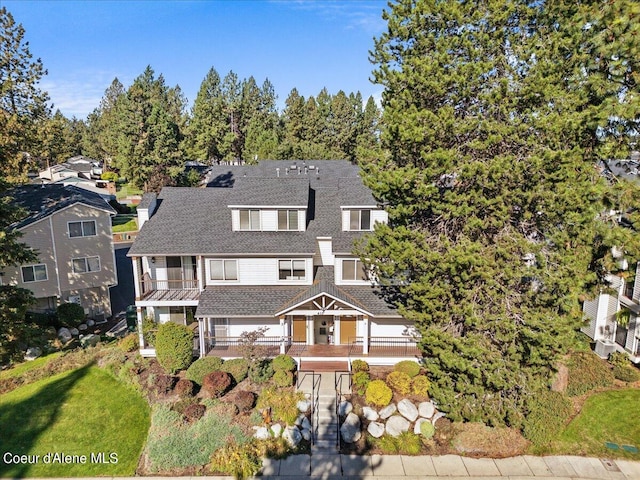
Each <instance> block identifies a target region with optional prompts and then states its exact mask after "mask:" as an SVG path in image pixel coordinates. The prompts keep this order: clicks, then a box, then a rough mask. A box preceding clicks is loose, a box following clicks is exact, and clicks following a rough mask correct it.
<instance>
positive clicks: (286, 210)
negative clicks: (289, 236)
mask: <svg viewBox="0 0 640 480" xmlns="http://www.w3.org/2000/svg"><path fill="white" fill-rule="evenodd" d="M277 212H278V213H277V215H278V218H277V222H278V231H279V232H296V231H298V230H300V211H299V210H296V209H294V208H289V209H284V208H283V209H279V210H278V211H277ZM280 212H284V213H285V216H286V220H287V226H286V227H285V228H280ZM290 212H296V220H297V223H296V225H295V228H291V223H290V221H289V214H290Z"/></svg>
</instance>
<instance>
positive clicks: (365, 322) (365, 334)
mask: <svg viewBox="0 0 640 480" xmlns="http://www.w3.org/2000/svg"><path fill="white" fill-rule="evenodd" d="M362 354H363V355H368V354H369V317H368V316H367V315H363V316H362Z"/></svg>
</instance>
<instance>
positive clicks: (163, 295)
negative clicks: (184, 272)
mask: <svg viewBox="0 0 640 480" xmlns="http://www.w3.org/2000/svg"><path fill="white" fill-rule="evenodd" d="M140 295H141V296H140V300H145V301H154V302H155V301H157V302H164V301H197V300H198V298H200V290H199V288H198V281H197V280H154V279H152V278H151V275H149V273H145V274H144V275H143V276H142V280H141V282H140Z"/></svg>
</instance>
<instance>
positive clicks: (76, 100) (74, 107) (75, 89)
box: [40, 70, 127, 119]
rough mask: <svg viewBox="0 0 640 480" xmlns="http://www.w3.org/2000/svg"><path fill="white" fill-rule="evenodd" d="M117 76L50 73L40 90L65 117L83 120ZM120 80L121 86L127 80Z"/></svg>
mask: <svg viewBox="0 0 640 480" xmlns="http://www.w3.org/2000/svg"><path fill="white" fill-rule="evenodd" d="M116 76H118V75H116V74H114V73H113V72H106V71H91V70H83V71H73V72H68V73H66V74H64V75H56V74H55V73H50V74H49V75H47V76H46V77H45V78H44V79H43V80H42V82H40V88H41V89H42V90H44V91H46V92H48V93H49V98H50V99H51V102H52V103H53V108H54V111H55V110H60V111H61V112H62V113H63V114H64V115H65V116H66V117H68V118H71V117H76V118H81V119H84V118H86V117H87V115H89V114H90V113H91V112H92V111H93V110H94V109H96V108H97V107H98V106H99V105H100V100H101V99H102V96H103V95H104V92H105V90H106V89H107V88H108V87H109V85H111V82H112V81H113V79H114V78H115V77H116ZM119 78H120V81H121V82H122V83H123V84H125V85H126V84H127V79H125V78H121V77H119Z"/></svg>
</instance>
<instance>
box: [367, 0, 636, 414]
mask: <svg viewBox="0 0 640 480" xmlns="http://www.w3.org/2000/svg"><path fill="white" fill-rule="evenodd" d="M631 5H632V2H625V1H622V2H612V3H608V4H606V5H604V4H600V3H592V2H554V3H553V5H549V6H548V5H547V4H546V3H545V2H537V3H530V2H523V1H512V0H502V1H499V2H491V3H490V4H489V3H487V2H445V1H435V2H434V1H422V0H399V1H398V2H396V3H393V4H392V5H391V6H390V10H389V11H387V12H385V14H384V18H385V19H386V20H387V22H388V30H387V32H386V33H384V34H383V35H382V36H381V37H380V38H378V39H377V40H376V43H375V49H374V51H373V52H372V54H371V56H372V61H373V62H374V63H375V64H376V69H375V70H374V72H373V75H374V79H375V81H376V83H379V84H382V85H383V86H384V87H385V91H384V94H383V107H384V113H383V131H382V140H383V142H384V146H385V147H386V148H387V149H388V151H389V155H388V156H384V157H381V158H380V159H378V160H375V161H371V162H370V163H365V164H364V168H365V170H366V172H367V182H368V184H369V185H370V186H371V188H372V189H373V190H374V192H375V194H376V196H377V197H378V198H379V199H380V201H381V202H383V203H385V204H386V205H387V209H388V212H389V219H390V221H389V224H388V225H378V226H377V228H376V232H375V234H374V235H373V236H372V237H371V238H370V239H369V240H368V242H367V243H366V244H363V245H362V246H361V253H362V256H363V258H367V259H373V260H372V261H371V263H372V264H373V267H374V269H375V270H376V272H377V274H378V276H379V279H380V282H381V284H382V291H383V293H384V294H385V295H386V298H387V299H389V300H390V301H392V302H394V303H396V304H397V305H398V307H399V311H400V313H401V314H402V315H404V316H405V317H406V318H407V319H409V320H413V321H415V324H416V326H417V328H418V330H419V332H420V333H421V337H422V338H421V342H420V345H421V348H422V350H423V352H424V355H425V359H426V361H427V366H428V370H429V375H430V377H431V379H432V389H431V392H432V394H433V397H434V398H435V400H436V401H437V402H438V403H439V405H440V406H441V408H443V409H445V410H446V411H448V413H449V416H450V417H451V418H453V419H466V420H472V421H485V422H488V423H493V424H505V423H506V424H510V425H514V426H518V425H519V424H520V421H521V418H522V415H523V414H524V413H526V400H527V398H528V397H529V396H531V395H533V394H535V392H536V391H537V390H539V389H541V388H545V386H546V385H547V382H548V380H549V375H550V374H551V373H552V371H553V368H554V365H555V362H556V360H557V358H558V356H559V355H561V354H563V353H565V352H567V350H568V349H569V348H570V346H571V342H572V339H573V336H574V333H575V331H576V328H577V326H578V325H579V322H580V320H581V308H580V302H579V298H580V295H581V294H582V293H584V292H585V291H586V290H588V289H589V287H590V286H592V285H595V284H596V283H597V281H598V280H599V279H601V278H602V277H603V273H604V266H605V265H607V264H609V265H610V264H611V262H608V263H607V258H606V257H607V255H606V252H608V251H609V247H611V243H610V241H612V240H613V239H614V238H615V239H616V240H620V239H621V238H625V239H626V242H627V243H625V245H624V247H625V249H626V250H627V252H628V255H629V259H630V261H633V260H635V259H636V258H637V253H638V251H637V245H636V244H637V242H635V244H634V242H633V240H631V239H630V238H629V236H628V235H626V234H625V233H622V232H621V230H620V229H619V228H617V227H616V225H612V224H609V225H606V224H605V222H602V221H598V220H596V219H600V218H602V212H604V211H606V210H607V208H606V207H607V202H608V201H609V200H608V199H609V198H611V195H612V193H611V189H610V188H609V186H608V185H607V184H606V182H605V181H604V180H603V178H602V177H601V176H600V175H599V172H598V171H597V169H596V168H595V167H596V163H597V161H598V160H600V159H602V158H607V157H606V156H603V155H606V154H604V153H603V152H604V151H606V148H605V147H606V145H608V144H610V143H611V142H609V141H608V140H607V137H614V138H615V139H616V142H615V144H616V146H617V147H620V146H621V145H624V144H625V142H628V141H629V134H630V132H631V129H630V128H629V126H630V125H631V124H632V123H633V121H634V120H635V119H638V118H640V117H639V115H638V113H639V112H638V101H639V99H640V97H638V95H637V94H636V95H631V94H630V93H631V92H632V91H635V92H637V83H634V82H636V79H637V78H638V77H637V74H638V72H637V60H636V58H637V52H638V42H639V41H640V38H639V37H638V35H634V34H633V31H634V27H630V26H629V25H631V24H632V22H630V23H629V24H625V25H624V26H621V25H619V24H618V23H617V22H615V21H614V22H613V24H611V23H609V22H611V21H613V20H614V18H623V19H624V18H628V19H629V20H631V18H632V16H633V15H632V14H631V10H630V9H631V8H632V7H631ZM635 29H636V30H637V27H636V28H635ZM620 72H623V73H620ZM622 78H624V79H626V81H627V82H628V83H627V84H626V85H625V84H624V83H621V79H622ZM612 123H613V125H612ZM620 123H623V124H624V125H625V126H624V127H623V128H617V126H618V124H620ZM609 151H610V152H611V151H612V150H609ZM616 153H617V154H624V150H623V149H620V150H616ZM612 232H616V233H612Z"/></svg>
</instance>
